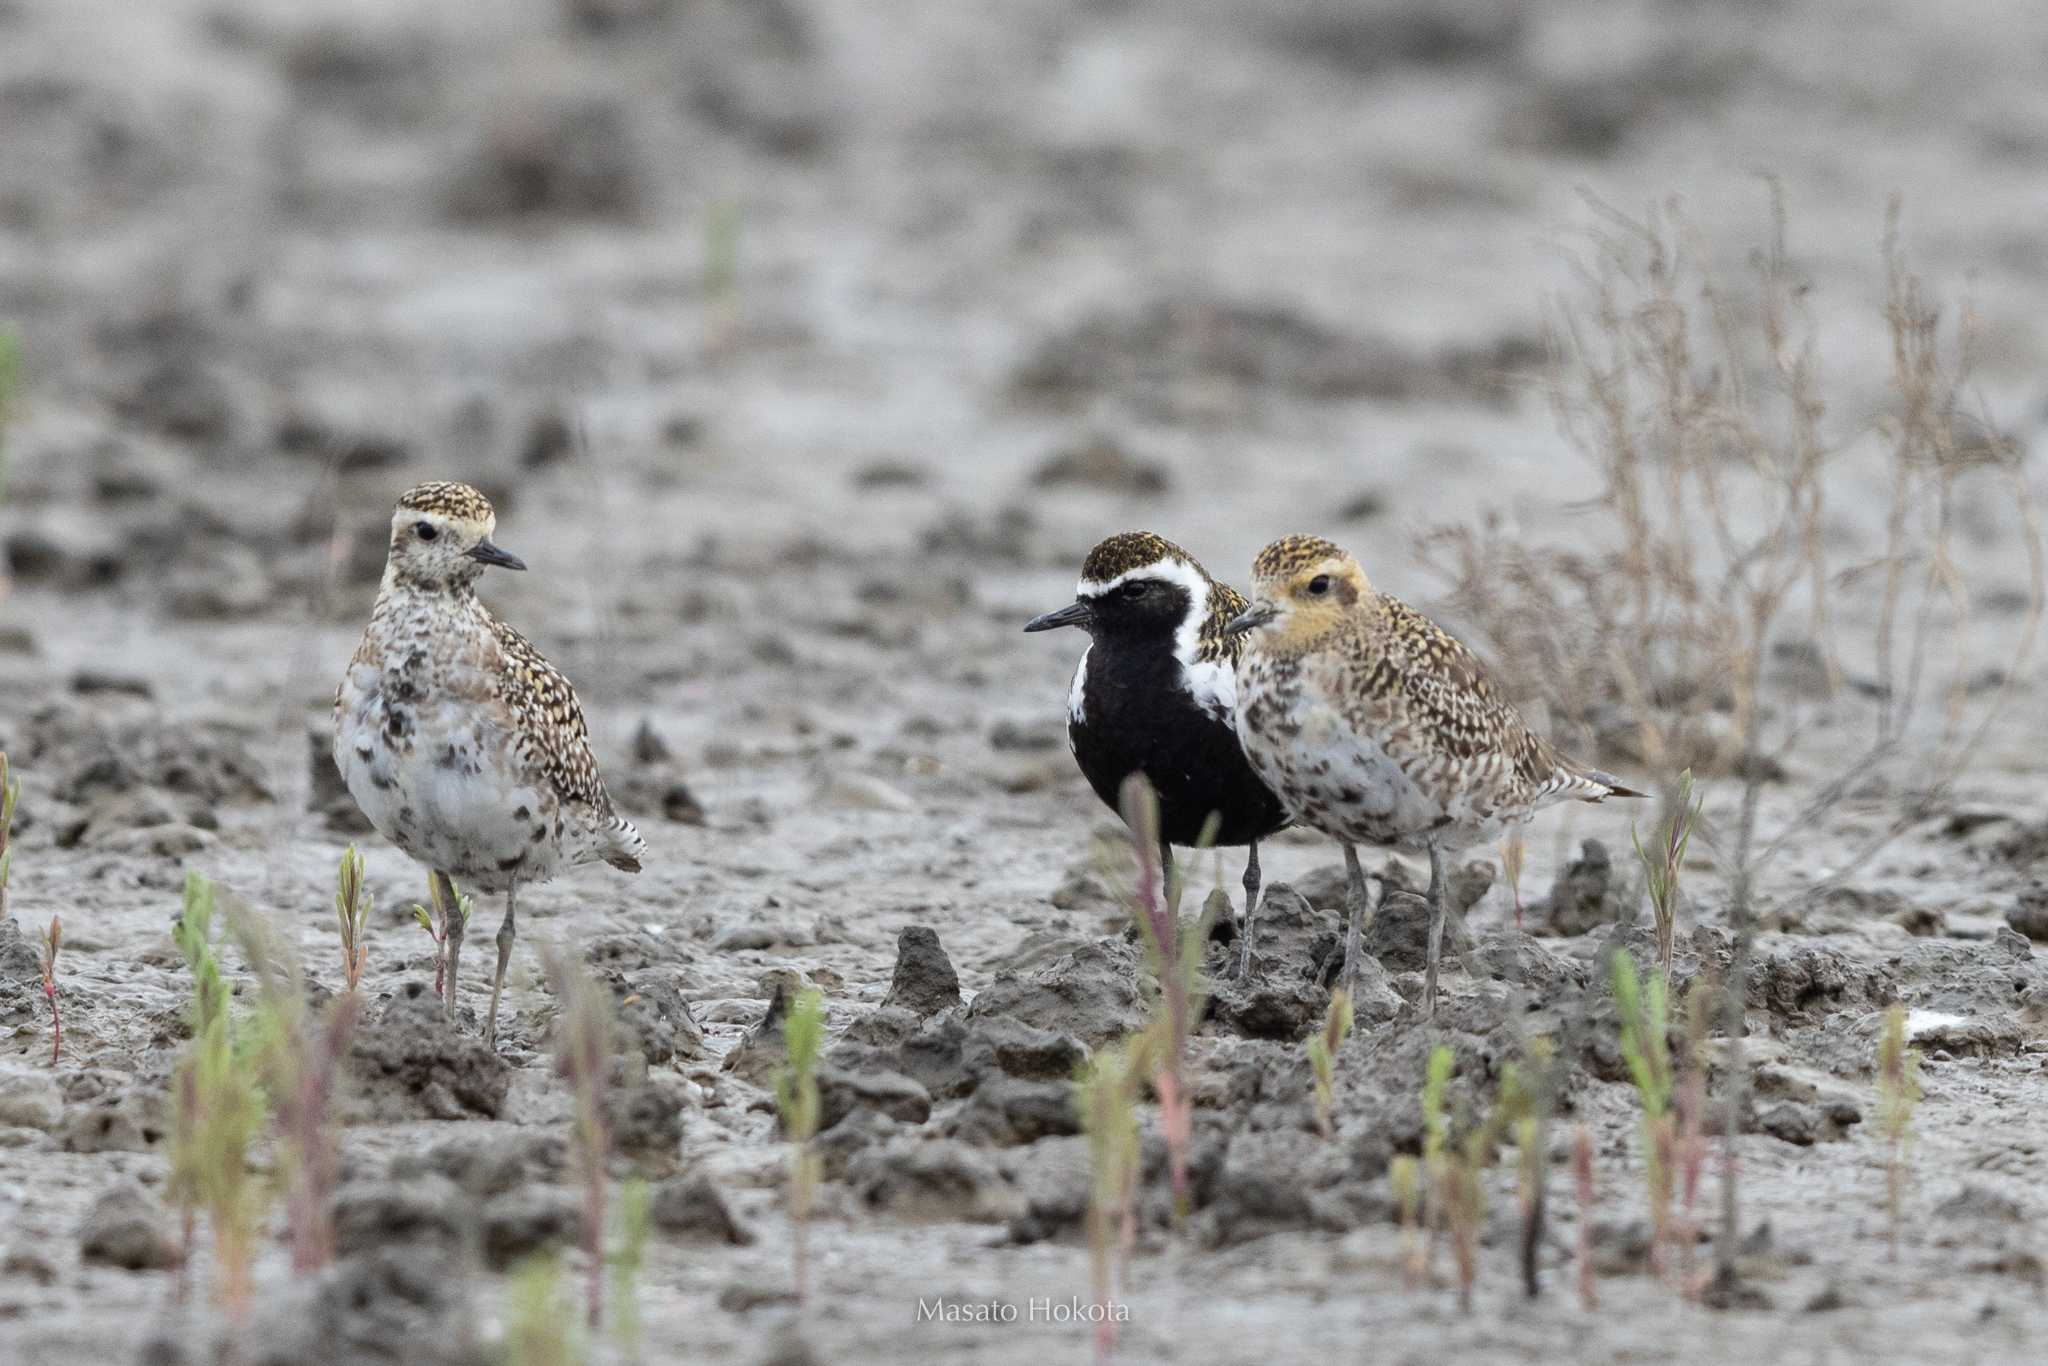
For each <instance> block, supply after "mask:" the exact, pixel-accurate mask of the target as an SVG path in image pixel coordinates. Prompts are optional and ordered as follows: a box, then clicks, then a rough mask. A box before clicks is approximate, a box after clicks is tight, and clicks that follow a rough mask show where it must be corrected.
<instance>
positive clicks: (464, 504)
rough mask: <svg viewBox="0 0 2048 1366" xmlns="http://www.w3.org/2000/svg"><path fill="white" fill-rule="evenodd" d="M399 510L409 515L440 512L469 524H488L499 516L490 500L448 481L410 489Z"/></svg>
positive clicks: (400, 502) (419, 485)
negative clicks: (492, 507)
mask: <svg viewBox="0 0 2048 1366" xmlns="http://www.w3.org/2000/svg"><path fill="white" fill-rule="evenodd" d="M398 506H399V507H400V508H402V509H404V510H405V511H407V512H438V513H440V514H441V515H442V516H444V517H454V518H458V519H460V520H462V521H466V522H488V521H491V520H493V519H494V518H495V517H496V516H497V513H495V512H494V511H492V510H491V500H490V499H488V498H486V497H484V496H483V495H482V494H481V493H478V492H477V491H476V490H475V489H473V488H471V487H470V486H469V485H467V484H458V483H455V482H453V481H452V480H445V479H437V480H434V481H432V482H430V483H425V484H416V485H414V486H413V487H412V488H409V489H407V490H406V491H405V496H404V497H402V498H400V499H399V500H398Z"/></svg>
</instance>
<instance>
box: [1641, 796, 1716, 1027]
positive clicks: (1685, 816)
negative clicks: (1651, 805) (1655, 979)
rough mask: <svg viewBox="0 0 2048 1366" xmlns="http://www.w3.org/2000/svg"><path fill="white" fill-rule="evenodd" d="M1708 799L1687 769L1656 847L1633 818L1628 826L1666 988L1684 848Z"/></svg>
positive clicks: (1669, 982)
mask: <svg viewBox="0 0 2048 1366" xmlns="http://www.w3.org/2000/svg"><path fill="white" fill-rule="evenodd" d="M1706 801H1707V798H1706V794H1705V793H1701V794H1700V796H1699V798H1698V800H1694V798H1693V791H1692V770H1691V769H1687V770H1685V772H1683V773H1681V774H1679V775H1678V794H1677V802H1676V804H1675V809H1674V810H1673V811H1672V813H1671V815H1670V816H1668V817H1667V818H1665V820H1663V821H1662V822H1660V823H1659V825H1658V827H1657V834H1656V844H1655V846H1654V847H1653V848H1650V849H1645V848H1644V847H1643V837H1642V836H1641V834H1639V833H1638V832H1637V830H1636V827H1635V822H1633V821H1631V822H1630V823H1629V827H1628V836H1629V839H1630V840H1631V841H1632V842H1633V843H1634V844H1635V847H1636V860H1637V861H1638V862H1640V863H1641V864H1642V865H1643V883H1644V885H1645V886H1646V887H1647V888H1648V889H1649V893H1650V914H1651V916H1652V918H1653V919H1654V920H1655V921H1656V925H1657V962H1658V965H1659V966H1660V967H1661V968H1662V970H1663V977H1664V984H1665V986H1666V987H1667V988H1668V987H1669V986H1670V985H1671V956H1672V952H1673V949H1674V946H1675V944H1676V942H1677V936H1678V899H1679V881H1680V876H1681V874H1682V873H1683V871H1684V867H1685V850H1686V846H1687V845H1688V844H1690V843H1692V832H1693V827H1694V826H1695V825H1697V824H1698V823H1699V817H1700V810H1701V808H1702V807H1704V806H1705V805H1706Z"/></svg>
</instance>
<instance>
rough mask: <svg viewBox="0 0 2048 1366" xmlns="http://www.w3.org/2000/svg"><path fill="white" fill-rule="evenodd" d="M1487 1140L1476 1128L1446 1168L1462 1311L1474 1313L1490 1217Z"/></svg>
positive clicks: (1446, 1198)
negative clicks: (1484, 1228) (1483, 1233)
mask: <svg viewBox="0 0 2048 1366" xmlns="http://www.w3.org/2000/svg"><path fill="white" fill-rule="evenodd" d="M1485 1145H1486V1139H1485V1136H1484V1134H1483V1133H1482V1132H1481V1131H1480V1130H1478V1129H1474V1130H1473V1131H1471V1132H1470V1133H1468V1134H1466V1135H1465V1142H1464V1144H1463V1145H1462V1146H1461V1148H1460V1150H1459V1151H1458V1152H1457V1154H1456V1155H1455V1156H1453V1157H1452V1159H1451V1160H1450V1162H1449V1164H1448V1166H1447V1167H1446V1169H1445V1181H1444V1209H1445V1213H1446V1215H1447V1217H1448V1221H1449V1223H1450V1227H1451V1254H1452V1256H1453V1258H1454V1259H1455V1260H1456V1262H1457V1265H1458V1312H1459V1313H1461V1314H1469V1313H1471V1312H1472V1287H1473V1285H1474V1284H1475V1283H1476V1282H1477V1281H1478V1279H1479V1232H1480V1226H1481V1224H1482V1222H1483V1221H1484V1220H1485V1217H1486V1188H1485V1187H1484V1186H1483V1185H1482V1184H1481V1181H1480V1174H1481V1173H1482V1172H1484V1171H1485V1170H1486V1167H1487V1161H1486V1146H1485Z"/></svg>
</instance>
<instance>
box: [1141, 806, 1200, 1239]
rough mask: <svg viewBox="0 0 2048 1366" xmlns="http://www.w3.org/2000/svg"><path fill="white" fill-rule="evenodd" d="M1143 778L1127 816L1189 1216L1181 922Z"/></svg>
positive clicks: (1178, 1174)
mask: <svg viewBox="0 0 2048 1366" xmlns="http://www.w3.org/2000/svg"><path fill="white" fill-rule="evenodd" d="M1144 782H1145V780H1144V778H1143V777H1142V776H1140V775H1135V774H1134V775H1133V776H1132V777H1131V778H1130V779H1129V780H1127V781H1126V782H1125V784H1124V819H1125V821H1126V822H1127V823H1128V824H1129V825H1130V827H1131V842H1132V844H1133V845H1134V846H1135V847H1136V849H1137V855H1138V886H1137V893H1136V895H1137V902H1138V913H1139V914H1140V915H1141V916H1143V917H1144V919H1145V923H1146V926H1147V928H1148V929H1149V930H1150V931H1151V938H1152V943H1153V944H1154V946H1156V948H1157V951H1158V957H1159V964H1158V974H1159V992H1160V999H1161V1001H1162V1002H1163V1003H1164V1005H1165V1007H1166V1018H1165V1020H1164V1024H1165V1026H1166V1037H1165V1038H1164V1039H1163V1040H1161V1043H1162V1045H1163V1046H1162V1047H1161V1048H1160V1050H1159V1062H1158V1067H1157V1070H1156V1071H1155V1073H1154V1074H1153V1079H1152V1086H1153V1089H1154V1090H1155V1091H1156V1092H1157V1093H1158V1095H1159V1121H1160V1127H1161V1128H1162V1129H1163V1130H1164V1132H1165V1135H1166V1153H1167V1165H1168V1167H1169V1169H1170V1170H1171V1172H1172V1180H1173V1208H1174V1213H1175V1215H1176V1216H1177V1217H1185V1216H1186V1214H1187V1212H1188V1208H1189V1205H1190V1203H1191V1200H1190V1196H1189V1183H1188V1143H1189V1139H1190V1138H1191V1136H1192V1134H1193V1130H1194V1116H1193V1114H1192V1113H1191V1111H1190V1109H1189V1101H1188V1096H1187V1091H1186V1088H1185V1087H1183V1086H1182V1085H1181V1080H1182V1059H1183V1057H1184V1055H1185V1054H1186V1052H1187V1037H1188V1026H1189V1020H1188V1015H1189V1013H1190V1012H1189V1002H1188V986H1187V980H1186V978H1185V976H1184V974H1183V972H1182V969H1181V943H1180V923H1179V920H1178V918H1177V917H1176V916H1175V915H1174V913H1173V908H1172V907H1171V906H1170V905H1168V904H1167V896H1166V868H1165V864H1164V863H1163V862H1162V861H1161V850H1160V846H1159V839H1158V832H1159V808H1158V806H1157V804H1156V802H1155V801H1154V799H1153V798H1152V795H1151V790H1150V788H1149V787H1146V786H1144Z"/></svg>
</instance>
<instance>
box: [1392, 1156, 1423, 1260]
mask: <svg viewBox="0 0 2048 1366" xmlns="http://www.w3.org/2000/svg"><path fill="white" fill-rule="evenodd" d="M1387 1179H1388V1181H1389V1182H1391V1183H1392V1185H1393V1188H1394V1203H1395V1205H1396V1206H1398V1207H1399V1209H1400V1211H1401V1278H1402V1280H1403V1281H1405V1282H1406V1283H1407V1286H1408V1288H1409V1289H1410V1290H1413V1289H1414V1288H1415V1287H1416V1286H1418V1285H1420V1284H1422V1276H1423V1272H1424V1271H1425V1270H1426V1269H1427V1266H1428V1259H1427V1254H1426V1253H1425V1251H1424V1249H1423V1242H1422V1164H1421V1163H1420V1162H1419V1161H1417V1160H1416V1159H1415V1157H1414V1156H1413V1155H1412V1154H1409V1153H1402V1154H1401V1155H1400V1156H1398V1157H1396V1158H1395V1159H1394V1160H1393V1162H1392V1163H1391V1164H1390V1165H1389V1166H1388V1168H1387Z"/></svg>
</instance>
